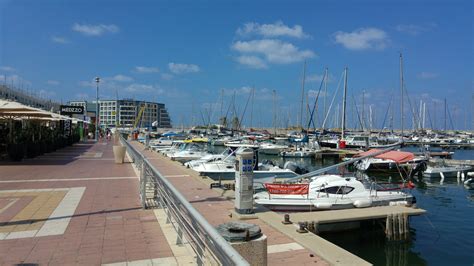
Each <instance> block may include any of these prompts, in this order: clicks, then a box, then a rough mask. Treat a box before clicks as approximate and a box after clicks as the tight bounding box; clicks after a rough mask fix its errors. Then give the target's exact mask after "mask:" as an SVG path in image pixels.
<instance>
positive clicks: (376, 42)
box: [333, 28, 390, 50]
mask: <svg viewBox="0 0 474 266" xmlns="http://www.w3.org/2000/svg"><path fill="white" fill-rule="evenodd" d="M333 38H334V42H335V43H338V44H341V45H342V46H344V47H345V48H347V49H349V50H367V49H376V50H383V49H385V47H387V45H388V43H389V42H390V39H389V37H388V34H387V33H386V32H385V31H383V30H381V29H377V28H360V29H357V30H354V31H353V32H343V31H337V32H335V33H334V34H333Z"/></svg>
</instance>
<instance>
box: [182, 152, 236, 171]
mask: <svg viewBox="0 0 474 266" xmlns="http://www.w3.org/2000/svg"><path fill="white" fill-rule="evenodd" d="M229 153H231V150H230V149H226V150H225V151H223V152H222V153H220V154H207V155H205V156H204V157H201V158H200V159H196V160H192V161H189V162H186V163H184V165H185V166H186V167H188V168H194V167H197V166H199V165H200V164H201V163H209V162H215V161H221V160H224V159H225V158H226V157H227V156H229Z"/></svg>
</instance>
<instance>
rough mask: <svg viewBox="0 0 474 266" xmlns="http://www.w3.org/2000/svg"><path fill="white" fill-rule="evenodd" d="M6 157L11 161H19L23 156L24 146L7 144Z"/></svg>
mask: <svg viewBox="0 0 474 266" xmlns="http://www.w3.org/2000/svg"><path fill="white" fill-rule="evenodd" d="M7 151H8V157H10V160H12V161H16V162H18V161H21V159H23V156H24V154H25V152H24V145H23V144H9V145H8V147H7Z"/></svg>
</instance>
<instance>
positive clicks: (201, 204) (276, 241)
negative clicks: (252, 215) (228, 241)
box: [132, 142, 328, 266]
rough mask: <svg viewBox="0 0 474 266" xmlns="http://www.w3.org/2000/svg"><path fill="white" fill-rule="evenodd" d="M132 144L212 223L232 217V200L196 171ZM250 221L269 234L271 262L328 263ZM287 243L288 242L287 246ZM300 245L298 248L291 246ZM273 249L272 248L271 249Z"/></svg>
mask: <svg viewBox="0 0 474 266" xmlns="http://www.w3.org/2000/svg"><path fill="white" fill-rule="evenodd" d="M132 144H133V145H134V146H135V147H136V148H137V149H138V150H139V151H142V153H143V154H144V155H145V156H146V157H147V158H148V159H149V161H150V162H151V163H152V164H153V165H154V166H156V168H157V169H158V171H160V173H161V174H163V175H164V176H165V177H166V178H167V179H168V180H169V181H170V182H171V183H172V184H173V185H174V186H175V187H176V188H177V189H178V190H179V191H180V192H181V193H182V194H183V195H184V197H186V199H187V200H188V201H189V202H190V203H191V204H192V205H193V206H194V207H195V208H196V209H197V210H198V211H199V212H200V213H201V214H202V215H203V216H204V217H205V218H206V219H207V220H208V221H209V223H211V224H212V225H214V226H216V225H218V224H221V223H225V222H229V221H231V220H232V218H231V217H229V215H228V214H229V210H232V209H233V208H234V203H233V201H231V200H229V199H227V198H226V197H225V196H223V195H221V194H220V193H219V192H217V191H216V190H212V189H210V188H209V183H208V182H206V181H203V178H202V177H200V176H199V175H198V174H197V173H196V172H195V171H193V170H190V169H187V168H185V167H184V166H182V165H181V164H180V163H178V162H174V161H171V160H170V159H169V158H167V157H164V156H162V155H160V154H157V153H156V152H152V151H144V146H143V145H142V144H139V143H137V142H132ZM249 222H251V223H255V224H258V225H259V226H260V228H261V229H262V232H263V233H264V234H265V235H266V236H267V237H268V240H267V241H268V242H267V245H268V247H269V252H268V265H286V266H288V265H328V264H327V263H326V262H325V261H323V260H322V259H321V258H319V257H318V256H316V255H313V254H311V253H310V252H309V251H308V250H306V249H304V248H303V247H301V246H299V245H298V244H297V243H295V242H294V240H292V239H290V238H289V237H287V236H286V235H284V234H283V233H281V232H279V231H277V230H275V229H274V228H273V227H271V226H269V225H267V224H266V223H264V222H262V221H260V220H258V219H254V220H250V221H249ZM285 244H287V245H285ZM294 246H297V247H298V246H299V248H296V249H295V250H291V249H292V247H294ZM271 250H272V251H271Z"/></svg>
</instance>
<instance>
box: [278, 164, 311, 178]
mask: <svg viewBox="0 0 474 266" xmlns="http://www.w3.org/2000/svg"><path fill="white" fill-rule="evenodd" d="M283 168H284V169H289V170H291V171H293V172H295V173H297V174H299V175H302V174H306V173H308V170H306V169H305V168H304V167H302V166H299V165H298V164H297V163H295V162H291V161H287V162H286V163H285V165H284V166H283Z"/></svg>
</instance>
